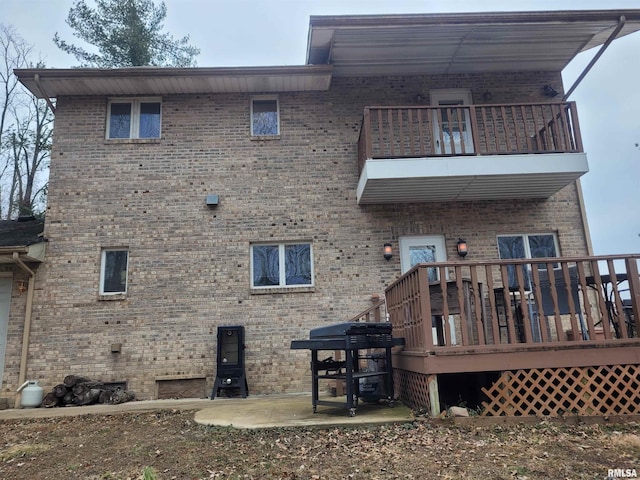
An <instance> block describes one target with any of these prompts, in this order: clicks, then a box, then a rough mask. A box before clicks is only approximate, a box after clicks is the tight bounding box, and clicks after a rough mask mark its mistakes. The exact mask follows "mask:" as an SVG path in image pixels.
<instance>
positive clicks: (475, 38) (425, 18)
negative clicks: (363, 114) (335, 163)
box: [307, 9, 640, 77]
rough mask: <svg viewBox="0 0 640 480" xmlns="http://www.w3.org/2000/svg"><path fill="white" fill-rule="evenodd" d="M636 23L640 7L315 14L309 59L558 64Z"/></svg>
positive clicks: (339, 65) (413, 64)
mask: <svg viewBox="0 0 640 480" xmlns="http://www.w3.org/2000/svg"><path fill="white" fill-rule="evenodd" d="M623 17H624V20H625V24H624V27H623V28H622V30H621V31H620V32H619V34H618V37H621V36H624V35H628V34H630V33H633V32H636V31H638V30H640V10H638V9H633V10H584V11H551V12H500V13H451V14H449V13H448V14H423V15H364V16H360V15H357V16H312V17H311V19H310V24H309V38H308V43H307V64H310V65H322V64H330V65H333V67H334V70H333V75H334V76H336V77H349V76H379V75H429V74H455V73H475V72H506V71H513V72H515V71H562V70H563V69H564V68H565V67H566V66H567V64H568V63H569V62H570V61H571V60H572V59H573V58H574V57H575V56H576V55H577V54H578V53H580V52H583V51H585V50H589V49H591V48H593V47H597V46H599V45H602V44H604V43H605V42H606V41H607V39H608V37H609V36H610V34H611V33H612V32H613V31H614V30H615V28H616V27H617V26H618V24H619V22H620V20H621V18H623Z"/></svg>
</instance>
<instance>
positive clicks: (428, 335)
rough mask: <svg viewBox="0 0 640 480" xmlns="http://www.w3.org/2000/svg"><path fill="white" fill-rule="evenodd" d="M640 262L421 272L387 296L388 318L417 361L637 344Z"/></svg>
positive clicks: (564, 261) (509, 264)
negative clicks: (463, 353)
mask: <svg viewBox="0 0 640 480" xmlns="http://www.w3.org/2000/svg"><path fill="white" fill-rule="evenodd" d="M638 259H640V255H625V256H604V257H583V258H542V259H536V260H535V263H532V260H531V259H529V260H496V261H492V262H465V263H461V262H452V263H424V264H419V265H417V266H415V267H414V268H413V269H411V270H410V271H408V272H407V273H406V274H405V275H403V276H402V277H401V278H399V279H398V280H397V281H395V282H394V283H393V284H391V285H390V286H389V287H388V288H387V290H386V300H387V305H386V307H387V312H388V315H389V318H390V321H391V322H392V324H393V330H394V333H393V334H394V336H396V337H404V339H405V347H404V352H409V353H411V352H413V353H415V354H416V355H420V354H428V353H429V352H435V351H446V350H451V351H452V352H454V351H455V350H456V349H460V348H461V347H473V348H476V349H483V348H491V350H492V351H495V350H496V349H502V350H503V351H504V350H506V349H510V348H512V347H514V348H518V349H521V348H522V347H527V346H528V347H544V346H552V345H554V344H555V345H557V346H558V347H559V348H562V347H570V346H578V345H579V344H583V345H588V344H591V345H594V346H595V345H596V343H598V342H599V343H600V344H607V345H609V346H611V344H613V343H615V342H620V344H622V343H625V342H630V341H634V342H636V341H638V340H639V339H638V336H639V335H638V332H639V328H638V327H639V322H638V313H639V309H640V277H639V275H638ZM443 292H445V293H444V294H443Z"/></svg>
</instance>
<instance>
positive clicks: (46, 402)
mask: <svg viewBox="0 0 640 480" xmlns="http://www.w3.org/2000/svg"><path fill="white" fill-rule="evenodd" d="M61 400H62V399H61V398H59V397H57V396H56V395H55V393H53V392H49V393H47V394H46V395H45V396H44V398H43V399H42V403H41V404H40V405H41V406H43V407H45V408H52V407H57V406H58V405H60V401H61Z"/></svg>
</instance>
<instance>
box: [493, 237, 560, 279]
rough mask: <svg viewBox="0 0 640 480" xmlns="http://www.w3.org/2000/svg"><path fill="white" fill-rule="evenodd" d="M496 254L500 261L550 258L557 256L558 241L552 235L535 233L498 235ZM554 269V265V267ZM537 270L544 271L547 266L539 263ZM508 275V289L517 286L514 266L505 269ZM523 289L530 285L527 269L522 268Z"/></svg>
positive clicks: (525, 267) (524, 266) (525, 266)
mask: <svg viewBox="0 0 640 480" xmlns="http://www.w3.org/2000/svg"><path fill="white" fill-rule="evenodd" d="M498 252H499V254H500V258H501V259H503V260H504V259H509V258H552V257H557V256H558V239H557V238H556V236H555V234H553V233H536V234H521V235H498ZM554 268H556V265H554ZM538 269H539V270H546V269H547V265H546V264H545V263H541V264H539V265H538ZM507 270H508V273H509V287H510V288H516V287H517V286H518V281H517V276H516V270H515V266H513V265H510V266H508V267H507ZM522 271H523V278H524V281H525V284H526V285H525V289H526V290H529V289H530V285H531V280H530V275H529V269H528V268H527V265H523V266H522Z"/></svg>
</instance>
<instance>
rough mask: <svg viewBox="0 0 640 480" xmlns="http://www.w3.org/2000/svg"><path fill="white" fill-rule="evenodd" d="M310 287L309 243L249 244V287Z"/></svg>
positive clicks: (311, 257)
mask: <svg viewBox="0 0 640 480" xmlns="http://www.w3.org/2000/svg"><path fill="white" fill-rule="evenodd" d="M311 286H313V251H312V248H311V244H310V243H278V244H275V243H272V244H253V245H251V288H283V287H284V288H288V287H311Z"/></svg>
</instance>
